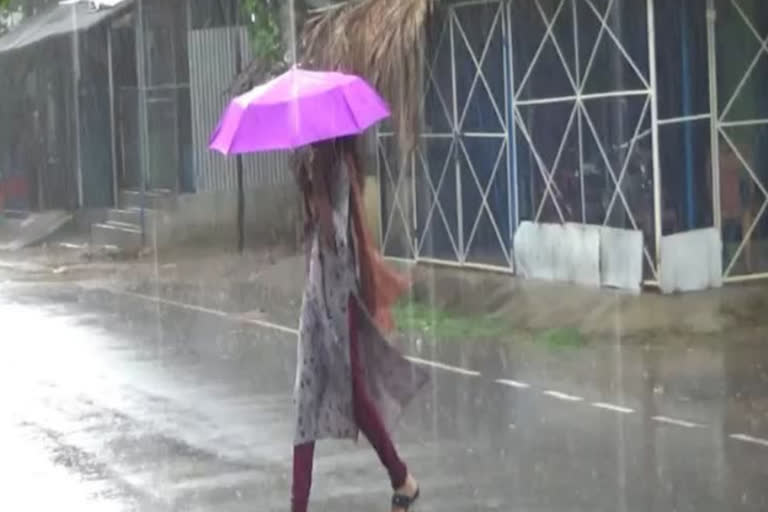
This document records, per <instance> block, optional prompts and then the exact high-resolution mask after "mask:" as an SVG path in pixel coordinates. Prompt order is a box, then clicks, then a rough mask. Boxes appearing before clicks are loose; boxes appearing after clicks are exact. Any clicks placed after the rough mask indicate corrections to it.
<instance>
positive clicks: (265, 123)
mask: <svg viewBox="0 0 768 512" xmlns="http://www.w3.org/2000/svg"><path fill="white" fill-rule="evenodd" d="M387 117H389V108H388V107H387V104H386V102H385V101H384V100H383V99H382V98H381V97H380V96H379V95H378V93H376V91H375V90H374V89H373V88H372V87H371V86H370V85H368V83H367V82H366V81H365V80H363V79H362V78H360V77H358V76H354V75H346V74H343V73H335V72H317V71H306V70H303V69H297V68H294V69H291V70H290V71H288V72H286V73H284V74H282V75H280V76H279V77H277V78H275V79H274V80H272V81H270V82H268V83H266V84H263V85H260V86H258V87H255V88H254V89H252V90H251V91H249V92H247V93H245V94H243V95H241V96H238V97H237V98H235V99H234V100H232V102H231V103H230V104H229V106H228V107H227V108H226V110H225V111H224V114H223V116H222V118H221V120H220V121H219V125H218V127H217V128H216V130H215V131H214V132H213V135H212V136H211V143H210V148H211V149H213V150H216V151H219V152H220V153H224V154H227V155H230V154H239V153H251V152H256V151H271V150H277V149H293V148H297V147H300V146H304V145H307V144H311V143H313V142H317V141H321V140H326V139H333V138H335V137H343V136H346V135H354V134H358V133H362V132H363V131H364V130H365V129H366V128H368V127H370V126H371V125H373V124H374V123H376V122H377V121H380V120H382V119H384V118H387Z"/></svg>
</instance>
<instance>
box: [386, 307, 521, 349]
mask: <svg viewBox="0 0 768 512" xmlns="http://www.w3.org/2000/svg"><path fill="white" fill-rule="evenodd" d="M392 313H393V315H394V317H395V324H396V325H397V327H398V329H400V330H401V331H405V332H411V333H413V332H420V333H424V334H428V335H431V336H434V337H436V338H439V339H443V340H449V339H488V338H498V337H501V336H503V335H504V334H505V332H506V331H508V326H507V325H505V324H504V322H502V321H500V319H499V318H497V317H494V316H492V315H461V314H452V313H448V312H447V311H442V310H440V309H438V308H434V307H431V306H429V305H426V304H423V303H420V302H415V301H404V302H401V303H399V304H397V305H396V306H395V307H394V308H393V310H392Z"/></svg>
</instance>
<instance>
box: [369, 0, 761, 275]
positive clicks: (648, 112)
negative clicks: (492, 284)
mask: <svg viewBox="0 0 768 512" xmlns="http://www.w3.org/2000/svg"><path fill="white" fill-rule="evenodd" d="M529 1H530V2H531V3H532V5H533V6H534V7H535V8H536V11H537V12H538V15H539V16H540V17H541V20H542V21H543V23H544V27H545V29H544V34H543V36H542V39H541V41H540V42H539V44H538V46H537V47H536V51H535V53H534V55H533V58H532V60H531V62H530V64H529V65H528V67H527V68H526V69H516V68H515V66H514V58H513V51H514V48H513V46H512V44H513V43H512V38H511V37H509V36H510V35H511V29H512V25H511V19H512V15H513V13H512V5H511V2H509V1H508V0H469V1H463V2H454V3H452V4H450V6H449V8H448V15H447V16H446V20H445V25H444V26H443V27H442V28H441V33H440V39H439V41H440V43H439V51H449V52H450V59H451V75H452V76H451V83H452V91H451V95H452V97H450V98H446V97H445V96H444V95H443V93H442V91H441V89H440V86H439V84H438V82H437V80H435V77H434V74H433V68H434V66H435V63H436V62H437V60H436V59H437V58H438V55H437V54H436V55H435V58H434V60H433V61H432V62H430V63H428V66H427V70H426V71H427V73H426V75H425V76H426V80H427V83H428V87H433V88H434V90H435V93H436V97H437V98H439V103H440V105H441V108H442V113H443V114H444V115H445V120H446V121H447V123H448V127H449V129H448V130H447V131H444V132H442V133H424V134H422V137H423V138H424V139H425V140H429V139H444V140H446V142H447V141H450V144H449V149H448V153H449V154H448V155H446V161H445V163H444V165H443V168H442V169H440V170H439V174H438V175H437V176H438V177H437V181H436V182H435V180H433V178H432V175H431V174H430V173H429V172H428V169H427V165H428V162H427V159H426V155H425V153H424V152H423V151H418V152H417V154H416V157H415V160H414V161H412V162H410V163H405V164H403V165H402V168H401V169H400V170H399V173H398V176H397V177H395V176H394V173H393V172H392V169H390V168H389V167H390V165H389V161H388V160H387V159H386V158H383V159H382V158H380V159H379V160H380V161H382V162H384V165H383V168H382V169H380V171H379V172H380V179H381V180H382V181H383V180H385V179H387V180H389V181H388V183H389V184H390V185H391V186H392V187H393V188H394V190H395V194H394V198H393V200H394V204H393V205H391V209H390V211H389V218H388V219H387V220H386V222H382V241H383V245H384V247H386V242H387V240H388V238H389V236H390V231H391V227H392V226H391V224H392V221H393V219H395V215H399V216H400V220H401V221H402V222H403V225H405V226H409V225H410V226H411V229H413V231H414V233H416V232H417V228H418V227H419V226H421V228H426V229H424V231H423V232H421V233H418V236H416V237H413V239H412V240H411V245H410V250H411V251H412V256H413V258H414V259H416V260H418V261H423V262H429V263H441V264H447V265H452V266H455V265H458V266H474V267H480V268H492V269H495V270H502V271H511V270H512V268H513V255H512V240H513V236H514V232H515V229H516V227H517V225H518V224H519V222H520V211H519V197H518V186H519V179H518V178H519V176H518V172H519V170H518V159H517V155H518V152H519V151H520V149H521V148H519V147H518V144H517V138H516V133H517V132H518V131H519V133H520V135H521V140H523V141H524V142H523V146H527V149H528V150H530V152H531V154H532V157H533V160H534V167H536V171H532V172H537V173H538V175H539V176H540V178H541V179H542V180H543V183H544V186H543V191H542V192H541V196H540V197H536V198H534V201H535V204H534V205H533V208H534V210H533V219H532V220H534V221H539V220H540V219H541V217H542V214H543V210H544V206H545V203H546V202H547V201H548V200H551V201H552V204H553V205H554V208H555V211H556V213H557V216H558V217H559V219H560V220H561V221H565V216H564V215H563V210H562V205H561V204H560V202H559V200H558V193H557V192H558V191H557V186H558V185H557V181H556V177H557V172H558V167H559V164H560V161H561V158H562V156H563V153H564V150H565V147H566V145H567V144H568V141H569V140H570V137H572V136H574V134H575V135H576V139H577V141H578V159H579V170H580V171H581V172H580V183H579V187H580V193H581V221H582V222H585V221H586V204H585V184H584V175H583V167H584V148H585V142H586V141H587V140H588V139H587V137H592V139H593V140H594V143H595V144H596V146H597V149H598V153H599V156H600V159H601V161H602V162H601V163H602V165H603V166H604V167H605V169H606V170H607V171H608V174H609V176H610V180H611V181H612V186H613V191H612V194H611V199H610V202H609V204H608V207H607V208H606V211H605V218H604V219H603V225H606V224H607V223H608V220H609V219H610V217H611V215H612V213H613V212H614V209H615V208H617V203H619V204H620V205H621V206H620V207H621V208H623V209H624V211H625V213H626V214H627V219H628V220H629V222H630V224H631V225H632V226H633V227H634V228H635V229H638V224H637V221H636V213H637V212H633V211H632V208H631V207H630V205H629V202H628V200H627V197H625V194H624V192H623V190H622V183H623V180H624V178H625V176H626V172H627V168H628V165H629V159H630V158H631V155H632V150H633V149H634V147H635V145H636V144H637V142H638V141H639V140H640V139H642V138H644V137H648V136H650V137H651V151H652V159H653V236H652V238H653V242H654V246H655V253H654V254H651V251H650V250H649V244H648V242H651V240H646V242H647V243H646V246H645V248H644V257H645V259H646V261H647V263H648V264H649V267H650V268H651V269H652V271H653V277H652V279H651V280H650V281H649V282H656V281H657V280H658V272H657V270H658V268H657V265H658V263H659V261H660V246H661V238H662V234H663V233H662V198H663V195H662V192H663V189H662V179H661V173H662V169H661V161H660V155H659V137H660V135H659V132H660V127H662V126H667V125H674V124H682V123H692V122H697V121H709V123H710V144H711V156H710V161H711V167H712V168H711V173H712V174H711V176H712V207H713V210H712V211H713V224H714V226H715V227H717V228H718V229H722V208H721V197H720V194H721V191H720V154H719V152H720V151H719V150H720V141H721V140H722V141H724V142H725V143H726V144H727V145H728V146H729V147H730V149H731V150H733V152H734V154H735V155H736V157H737V158H738V160H739V161H740V163H741V164H742V166H743V168H744V169H745V170H746V172H747V174H748V175H749V177H750V179H751V180H752V182H754V184H755V187H756V188H757V190H759V191H760V193H762V194H763V200H762V203H761V205H760V207H759V209H758V210H757V212H756V215H755V218H754V219H753V220H752V223H751V225H750V226H749V229H748V230H747V231H746V232H745V234H744V237H743V240H742V241H741V244H740V245H739V247H738V248H737V250H736V252H735V254H734V255H733V257H732V258H731V259H730V260H729V261H727V262H724V263H725V268H724V271H723V277H724V279H725V280H726V281H732V282H738V281H745V280H750V279H756V278H765V277H768V272H765V273H755V274H749V275H738V276H737V275H732V274H733V271H734V267H735V265H736V264H737V262H738V261H739V258H740V257H741V255H742V253H743V251H744V249H745V247H746V245H747V243H748V242H749V240H750V238H751V237H752V235H753V234H754V231H755V229H756V228H757V227H758V226H759V224H760V223H761V221H763V220H764V219H765V218H766V217H768V183H764V182H763V181H762V180H761V179H760V177H759V175H758V173H757V172H756V171H755V169H754V167H753V165H752V164H751V163H750V162H749V161H748V159H747V158H746V157H745V155H743V154H742V152H741V151H740V150H739V149H738V147H737V146H736V145H735V144H734V142H733V140H732V139H731V136H730V135H729V133H728V129H729V128H732V127H738V126H755V125H761V126H762V125H768V118H759V119H731V118H729V113H730V112H731V110H732V107H733V105H734V104H735V102H736V101H737V100H738V98H739V97H740V95H741V94H742V92H743V90H744V87H745V85H746V83H747V82H748V81H749V79H750V77H751V76H752V74H753V72H754V70H755V68H756V66H757V64H758V62H759V60H760V59H761V58H762V57H763V56H764V55H768V36H764V35H761V34H760V33H759V32H758V31H757V29H756V27H755V24H754V23H753V21H752V20H751V19H750V18H749V15H748V14H747V13H746V12H745V10H744V9H743V6H742V0H726V1H729V2H730V4H731V5H732V6H733V7H734V8H735V9H736V11H737V12H738V13H739V16H740V17H741V19H742V20H743V21H744V23H745V25H746V27H747V29H748V30H749V32H750V33H751V34H752V35H753V36H754V37H755V39H756V40H757V41H758V43H759V49H758V50H757V52H756V54H755V56H754V57H753V58H752V60H751V61H750V64H749V66H748V67H747V69H746V70H745V71H744V75H743V76H742V77H741V80H740V81H739V83H738V85H737V87H736V89H735V90H734V91H733V93H732V94H731V95H730V97H728V98H724V99H723V98H718V88H717V78H718V77H717V55H716V53H717V52H716V36H717V34H716V8H715V0H706V4H705V6H706V14H707V55H708V67H709V109H708V110H709V111H708V112H695V113H692V114H691V115H684V116H679V117H670V118H662V117H660V115H659V108H658V94H657V91H658V83H657V82H658V77H657V66H656V27H655V12H654V8H655V2H656V1H657V0H645V7H646V14H647V33H648V41H647V43H648V62H647V65H648V66H647V69H648V73H647V74H644V73H643V72H642V71H641V67H643V66H639V65H638V64H639V63H637V62H635V61H634V60H633V58H632V56H631V55H630V54H629V52H628V51H627V49H626V48H625V46H624V44H623V42H622V41H621V40H620V38H619V37H618V36H617V35H616V32H615V31H614V30H613V28H612V26H611V23H610V21H609V16H610V14H611V12H612V11H611V10H612V9H614V8H615V7H616V5H617V2H616V0H608V3H607V7H606V8H605V10H604V11H601V10H600V9H598V7H597V6H596V0H556V3H555V10H554V13H553V14H552V15H551V16H549V15H548V14H547V13H546V12H545V9H544V8H543V7H542V0H529ZM481 4H484V5H497V6H498V11H497V12H496V14H495V16H494V20H493V29H492V30H489V31H488V34H487V36H486V40H485V44H484V45H483V49H482V52H481V53H480V54H479V55H478V54H476V53H475V51H474V49H473V47H472V45H471V44H470V43H469V38H468V36H467V32H466V31H465V30H464V25H462V23H463V22H462V20H461V19H460V17H459V16H458V15H457V11H456V9H461V8H464V7H470V6H477V5H481ZM577 5H586V6H587V7H588V8H589V9H588V12H591V14H593V15H594V16H595V17H596V18H597V21H598V22H599V29H598V33H597V37H596V39H595V41H594V45H593V47H592V48H591V50H590V52H589V59H588V61H587V63H586V65H585V66H584V67H583V69H582V66H581V63H582V61H581V59H580V57H579V56H580V49H579V45H580V37H579V36H580V32H579V31H580V26H581V25H580V23H581V21H580V20H579V16H580V15H581V16H583V15H582V14H580V11H578V9H577ZM567 8H570V9H571V12H572V18H573V29H574V30H573V31H574V33H573V41H572V42H570V41H569V42H568V44H573V45H574V49H575V53H574V55H575V66H573V67H571V66H569V64H568V60H567V58H566V57H565V53H564V52H563V46H562V45H561V41H560V40H558V37H557V36H556V35H555V32H554V27H555V25H556V23H557V21H558V19H559V17H560V16H561V15H562V14H563V13H564V12H566V9H567ZM498 23H500V24H501V25H502V34H503V37H504V40H505V43H504V52H505V58H504V62H503V65H504V67H505V69H504V76H505V82H506V84H505V85H506V94H505V95H504V104H503V105H502V104H501V103H500V102H499V101H498V98H497V97H496V95H494V93H493V89H492V88H491V87H490V84H489V83H488V79H487V77H486V76H485V74H484V73H483V64H484V62H485V59H486V57H487V54H488V49H489V47H490V43H491V38H492V37H494V36H495V35H496V31H495V29H496V27H497V24H498ZM603 39H607V40H608V42H607V43H606V44H611V45H612V46H611V48H612V49H614V50H616V51H618V53H619V55H620V58H621V59H623V62H625V63H627V64H628V65H629V69H631V70H632V72H633V73H634V74H635V75H636V77H637V78H638V79H639V81H640V83H641V84H642V86H641V87H640V88H634V89H627V90H613V91H606V92H601V93H588V92H587V91H586V88H585V87H586V85H587V83H588V81H589V78H590V76H591V73H593V72H594V63H595V61H596V55H597V52H598V49H599V48H600V45H601V44H602V43H603ZM550 43H551V44H552V46H553V48H554V50H555V52H556V55H557V60H558V61H559V64H560V65H562V68H563V70H564V71H565V76H566V78H567V82H566V83H568V84H569V85H570V88H571V92H570V93H567V94H563V95H558V96H553V97H536V96H528V95H526V89H525V86H526V84H527V83H528V81H529V80H530V79H531V76H532V75H533V73H534V72H535V68H536V65H537V63H538V62H539V59H540V57H541V55H542V52H543V50H544V49H545V46H546V45H547V44H550ZM462 44H463V45H465V47H466V50H467V51H468V52H469V55H470V58H471V59H472V62H473V64H474V70H475V75H474V76H473V77H472V81H471V87H470V89H469V93H468V95H467V98H463V99H462V100H461V101H459V99H458V98H457V97H456V96H457V92H456V73H457V70H456V49H457V47H459V45H462ZM643 64H645V63H643ZM516 75H518V76H521V77H522V79H521V81H520V84H519V85H518V86H515V85H514V84H515V79H514V78H515V76H516ZM478 87H484V88H485V89H486V92H487V93H488V97H489V99H490V100H491V102H492V106H493V111H494V114H495V118H496V119H497V120H498V121H499V123H500V127H501V128H500V129H499V131H498V132H493V131H490V132H475V133H473V132H467V131H465V130H464V125H465V121H466V117H467V112H468V110H469V108H470V103H471V101H472V98H473V93H474V91H475V89H476V88H478ZM619 97H640V98H642V99H643V100H644V101H643V104H642V105H643V106H642V112H641V114H640V116H639V118H638V119H637V123H636V124H635V126H634V131H633V135H632V138H631V139H630V140H629V142H628V146H629V151H628V152H627V154H626V155H625V159H624V161H623V162H618V164H617V165H613V164H612V163H611V158H609V157H608V151H606V146H605V144H604V142H603V141H602V140H600V137H599V134H598V132H597V129H596V127H595V123H594V120H593V119H592V117H591V116H590V114H589V111H588V110H587V108H586V102H588V101H590V100H595V99H609V98H619ZM721 100H723V101H722V103H721ZM558 103H560V104H563V103H568V104H569V106H570V105H572V108H571V109H570V114H569V117H568V121H567V123H566V125H565V129H564V131H563V134H562V139H560V143H559V145H558V148H557V153H556V154H555V155H554V163H553V165H552V166H551V168H550V167H548V166H547V165H546V164H545V159H544V158H542V155H541V154H540V151H539V149H538V148H537V147H536V144H535V141H534V140H533V137H532V135H531V133H530V130H529V128H530V127H528V126H526V121H525V117H524V116H523V115H522V110H521V108H522V107H527V106H536V105H551V104H558ZM649 122H650V129H649V130H645V131H643V127H644V126H647V124H648V123H649ZM628 128H629V127H628ZM392 136H393V135H392V134H391V133H381V134H380V136H379V151H380V152H381V153H382V154H384V153H385V151H384V145H383V141H384V140H385V139H386V138H387V137H392ZM472 137H480V138H499V139H502V140H501V145H500V149H499V153H498V154H497V155H494V156H495V157H496V158H495V159H494V162H495V163H494V168H493V169H492V170H491V178H490V180H489V182H488V183H487V184H486V185H483V184H482V182H481V180H480V179H479V178H478V173H477V169H475V167H474V164H473V162H472V159H471V156H470V155H469V152H468V151H467V147H466V145H465V144H464V139H465V138H466V139H469V138H472ZM505 154H506V161H505V159H504V156H505ZM460 156H463V159H460V158H459V157H460ZM462 162H466V164H462ZM452 164H453V165H455V169H452V167H451V165H452ZM505 166H506V168H505ZM449 171H450V172H454V178H455V180H456V183H455V187H456V218H455V219H453V218H449V215H447V213H446V209H445V208H444V205H443V204H441V202H440V195H441V190H442V187H443V186H444V185H445V183H446V179H448V176H449ZM505 171H506V172H507V176H506V177H507V186H508V192H509V194H508V195H509V200H508V210H509V211H508V221H509V232H508V233H502V230H501V229H500V225H501V223H500V222H498V220H499V219H497V218H496V217H495V216H494V215H493V212H492V211H491V208H490V205H489V200H488V198H489V194H490V193H491V190H492V187H493V185H494V184H495V183H496V180H497V178H498V177H499V176H498V173H500V172H505ZM417 172H423V173H424V175H425V176H424V178H425V181H426V184H427V186H428V193H429V194H430V196H431V200H432V203H431V204H430V207H429V208H428V211H427V213H426V218H425V219H420V218H417V209H416V208H415V206H414V204H411V206H413V208H412V210H411V213H412V215H411V219H410V224H409V222H408V210H407V209H406V208H405V207H404V205H402V204H401V194H400V192H401V190H402V187H404V186H405V184H406V183H407V178H408V176H410V177H411V187H412V190H411V201H413V202H415V201H417V195H416V185H415V178H414V175H415V173H417ZM467 180H468V181H469V182H470V183H473V185H470V186H476V187H477V190H478V191H479V193H480V197H481V204H480V207H479V209H478V211H477V212H476V213H475V212H471V213H469V212H467V211H466V205H465V204H463V201H462V186H466V184H464V182H465V181H467ZM382 185H383V183H382ZM468 213H469V214H470V215H472V216H473V217H472V220H473V222H472V223H471V228H470V229H469V232H466V233H465V232H464V224H465V223H464V220H465V219H464V217H465V215H467V214H468ZM484 214H487V217H488V218H489V219H490V221H491V223H492V226H493V229H494V231H495V233H496V236H497V238H498V241H499V244H500V247H501V248H502V250H503V251H504V256H505V257H506V259H507V262H508V266H507V267H496V266H489V265H483V264H480V265H477V264H475V263H473V262H471V261H469V258H468V256H469V254H470V251H471V249H472V245H473V243H475V239H476V234H477V231H478V225H479V223H480V222H481V218H482V216H483V215H484ZM436 216H437V217H438V218H440V220H441V222H443V223H444V224H445V228H446V232H447V233H448V236H449V238H450V244H451V247H452V249H453V252H454V254H453V256H454V257H455V259H454V260H451V261H443V260H436V259H434V258H430V257H427V255H426V254H425V253H424V250H423V249H424V243H425V240H426V238H427V236H429V233H428V232H427V231H428V228H429V226H430V225H431V223H432V222H433V221H434V218H435V217H436ZM453 222H455V223H456V224H455V225H454V224H453ZM452 226H455V229H451V227H452Z"/></svg>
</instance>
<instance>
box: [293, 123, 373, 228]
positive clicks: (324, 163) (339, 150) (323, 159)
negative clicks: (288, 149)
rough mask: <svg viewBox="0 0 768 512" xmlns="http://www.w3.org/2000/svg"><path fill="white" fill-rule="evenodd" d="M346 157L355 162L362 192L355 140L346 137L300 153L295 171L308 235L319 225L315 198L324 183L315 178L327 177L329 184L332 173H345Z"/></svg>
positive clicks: (354, 165) (354, 167) (316, 145)
mask: <svg viewBox="0 0 768 512" xmlns="http://www.w3.org/2000/svg"><path fill="white" fill-rule="evenodd" d="M345 157H349V158H351V159H352V162H353V165H352V167H353V172H354V173H355V179H357V180H358V184H359V185H360V188H361V190H362V187H363V184H364V182H365V178H364V174H363V172H362V168H361V167H360V157H359V154H358V148H357V141H356V139H355V137H342V138H338V139H333V140H329V141H323V142H318V143H316V144H312V145H311V146H309V147H307V148H304V149H302V150H300V151H298V152H297V153H296V160H295V162H294V168H295V172H296V183H297V185H298V187H299V191H300V192H301V197H302V201H303V204H304V227H305V232H306V233H308V232H309V231H311V230H312V228H313V227H314V225H315V223H316V221H317V219H316V218H315V215H316V213H315V212H316V209H315V208H314V207H313V204H312V196H313V192H314V187H317V186H319V183H321V181H320V180H317V179H313V176H316V175H317V174H318V173H323V175H324V176H325V178H326V179H325V180H322V182H324V183H326V184H327V183H329V182H330V179H329V178H330V176H331V173H334V172H341V171H342V170H343V164H346V162H345ZM324 193H325V194H327V195H328V196H330V190H327V189H326V190H325V191H324Z"/></svg>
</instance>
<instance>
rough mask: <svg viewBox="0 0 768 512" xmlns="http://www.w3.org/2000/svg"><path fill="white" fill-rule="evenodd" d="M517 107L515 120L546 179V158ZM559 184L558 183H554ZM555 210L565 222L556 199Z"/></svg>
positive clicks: (543, 178) (540, 171) (543, 177)
mask: <svg viewBox="0 0 768 512" xmlns="http://www.w3.org/2000/svg"><path fill="white" fill-rule="evenodd" d="M514 108H515V121H516V123H517V125H518V127H519V128H520V133H522V134H523V137H524V138H525V140H526V142H528V146H529V147H530V149H531V154H533V158H534V160H536V167H538V169H539V174H541V178H542V180H546V179H547V176H548V175H549V172H548V171H547V166H546V164H545V163H544V160H543V159H542V158H541V155H539V152H538V151H537V150H536V145H535V144H534V143H533V139H532V138H531V134H530V133H528V128H527V127H526V126H525V121H524V120H523V116H522V114H521V113H520V109H519V107H518V106H517V105H515V106H514ZM554 185H555V186H557V184H554ZM555 210H556V211H557V215H558V217H560V222H565V217H563V212H562V210H561V209H560V204H559V203H558V202H557V201H555Z"/></svg>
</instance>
